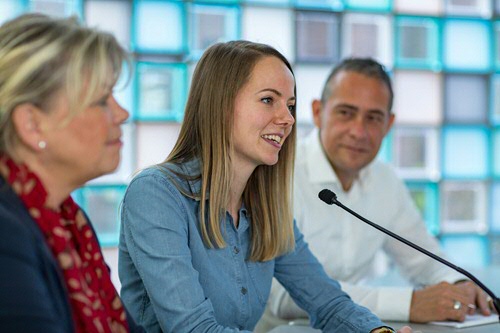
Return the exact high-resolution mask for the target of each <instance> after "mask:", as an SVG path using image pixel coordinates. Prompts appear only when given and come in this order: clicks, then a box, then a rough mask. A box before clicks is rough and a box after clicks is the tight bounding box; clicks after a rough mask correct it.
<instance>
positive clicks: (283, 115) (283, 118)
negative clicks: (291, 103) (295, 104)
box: [276, 105, 295, 127]
mask: <svg viewBox="0 0 500 333" xmlns="http://www.w3.org/2000/svg"><path fill="white" fill-rule="evenodd" d="M276 123H277V124H278V125H280V126H283V127H290V126H292V125H293V124H294V123H295V118H294V117H293V115H292V113H291V111H290V110H289V109H288V105H285V106H284V107H282V108H280V109H279V111H278V115H277V117H276Z"/></svg>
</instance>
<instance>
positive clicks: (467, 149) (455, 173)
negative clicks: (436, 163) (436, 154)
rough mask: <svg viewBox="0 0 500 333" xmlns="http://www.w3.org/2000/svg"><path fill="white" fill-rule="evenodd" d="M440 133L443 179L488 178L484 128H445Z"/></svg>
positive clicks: (486, 132)
mask: <svg viewBox="0 0 500 333" xmlns="http://www.w3.org/2000/svg"><path fill="white" fill-rule="evenodd" d="M442 133H443V141H442V142H443V147H442V151H443V176H444V177H445V178H462V177H467V178H476V179H484V178H486V177H488V175H489V169H488V166H489V154H488V144H489V137H488V131H487V130H486V128H485V127H480V126H478V127H445V128H443V132H442Z"/></svg>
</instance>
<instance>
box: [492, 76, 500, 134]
mask: <svg viewBox="0 0 500 333" xmlns="http://www.w3.org/2000/svg"><path fill="white" fill-rule="evenodd" d="M490 100H491V117H490V119H491V122H492V123H493V124H494V125H498V124H500V74H494V75H492V76H491V95H490Z"/></svg>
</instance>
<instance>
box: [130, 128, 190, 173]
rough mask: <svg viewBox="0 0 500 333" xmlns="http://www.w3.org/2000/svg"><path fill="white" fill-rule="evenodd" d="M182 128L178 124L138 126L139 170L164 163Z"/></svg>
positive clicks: (137, 162)
mask: <svg viewBox="0 0 500 333" xmlns="http://www.w3.org/2000/svg"><path fill="white" fill-rule="evenodd" d="M180 126H181V125H180V124H178V123H139V124H137V127H136V131H137V135H136V140H137V141H136V147H137V154H136V158H137V161H136V165H137V169H139V170H140V169H143V168H146V167H148V166H151V165H153V164H157V163H160V162H163V161H164V160H165V159H166V158H167V156H168V154H170V152H171V151H172V148H173V147H174V145H175V142H176V141H177V137H178V136H179V131H180Z"/></svg>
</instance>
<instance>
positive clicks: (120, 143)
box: [106, 136, 123, 146]
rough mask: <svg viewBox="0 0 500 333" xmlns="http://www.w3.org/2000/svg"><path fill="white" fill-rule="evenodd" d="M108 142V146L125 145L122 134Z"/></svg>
mask: <svg viewBox="0 0 500 333" xmlns="http://www.w3.org/2000/svg"><path fill="white" fill-rule="evenodd" d="M106 144H107V145H108V146H114V145H119V146H122V145H123V142H122V140H121V136H119V137H117V138H115V139H110V140H108V141H107V142H106Z"/></svg>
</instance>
